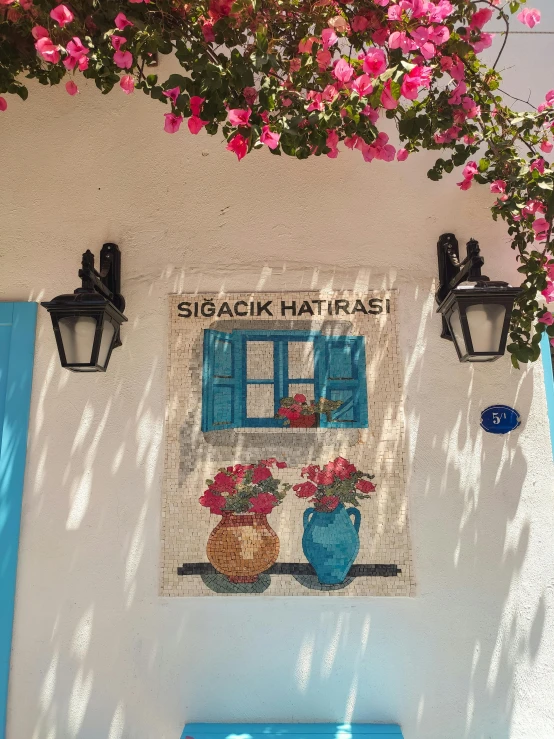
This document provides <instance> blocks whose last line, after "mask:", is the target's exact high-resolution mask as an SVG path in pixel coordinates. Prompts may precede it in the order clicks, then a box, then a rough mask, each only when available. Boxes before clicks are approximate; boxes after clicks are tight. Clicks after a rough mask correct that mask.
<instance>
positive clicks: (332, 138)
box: [325, 131, 339, 159]
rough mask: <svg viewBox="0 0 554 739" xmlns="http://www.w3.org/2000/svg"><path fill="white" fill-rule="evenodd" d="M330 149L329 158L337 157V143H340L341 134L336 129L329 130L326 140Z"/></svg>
mask: <svg viewBox="0 0 554 739" xmlns="http://www.w3.org/2000/svg"><path fill="white" fill-rule="evenodd" d="M325 143H326V145H327V146H328V147H329V149H330V151H328V152H327V156H328V157H329V159H336V158H337V157H338V155H339V150H338V149H337V144H338V143H339V135H338V133H337V132H336V131H328V132H327V141H326V142H325Z"/></svg>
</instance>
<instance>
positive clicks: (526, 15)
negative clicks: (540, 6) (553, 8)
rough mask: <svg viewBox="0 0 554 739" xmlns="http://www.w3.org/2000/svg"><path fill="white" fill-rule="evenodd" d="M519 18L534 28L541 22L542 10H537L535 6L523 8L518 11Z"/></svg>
mask: <svg viewBox="0 0 554 739" xmlns="http://www.w3.org/2000/svg"><path fill="white" fill-rule="evenodd" d="M517 19H518V21H520V22H521V23H523V24H524V25H525V26H528V27H529V28H534V27H535V26H536V25H537V24H538V23H540V22H541V11H540V10H536V9H535V8H523V10H522V11H521V12H520V13H518V16H517Z"/></svg>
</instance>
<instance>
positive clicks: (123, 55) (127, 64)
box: [113, 51, 133, 69]
mask: <svg viewBox="0 0 554 739" xmlns="http://www.w3.org/2000/svg"><path fill="white" fill-rule="evenodd" d="M113 60H114V64H116V66H118V67H119V68H120V69H131V67H132V66H133V55H132V54H131V52H130V51H116V52H115V54H114V55H113Z"/></svg>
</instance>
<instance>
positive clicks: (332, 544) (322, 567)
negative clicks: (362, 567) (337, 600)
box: [302, 503, 362, 585]
mask: <svg viewBox="0 0 554 739" xmlns="http://www.w3.org/2000/svg"><path fill="white" fill-rule="evenodd" d="M350 516H354V523H352V521H351V519H350ZM361 520H362V517H361V515H360V511H359V510H358V509H357V508H345V507H344V506H343V504H342V503H339V505H338V506H337V507H336V508H335V510H334V511H330V512H328V513H324V512H322V511H316V510H315V508H307V509H306V510H305V511H304V535H303V536H302V549H303V550H304V554H305V556H306V559H307V560H308V562H309V563H310V564H311V565H312V567H313V568H314V570H315V572H316V575H317V579H318V580H319V582H320V583H321V584H322V585H338V584H340V583H342V582H344V580H345V579H346V576H347V574H348V570H349V569H350V567H351V566H352V564H353V562H354V560H355V559H356V556H357V554H358V552H359V550H360V537H359V536H358V531H359V530H360V522H361Z"/></svg>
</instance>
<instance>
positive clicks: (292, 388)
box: [289, 382, 315, 403]
mask: <svg viewBox="0 0 554 739" xmlns="http://www.w3.org/2000/svg"><path fill="white" fill-rule="evenodd" d="M289 395H290V397H291V398H292V397H294V396H295V395H304V397H305V398H306V400H307V401H308V403H310V402H311V401H312V400H315V398H314V386H313V385H312V384H311V383H306V384H305V385H304V384H302V383H300V382H299V383H297V384H294V385H292V384H291V385H289Z"/></svg>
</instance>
